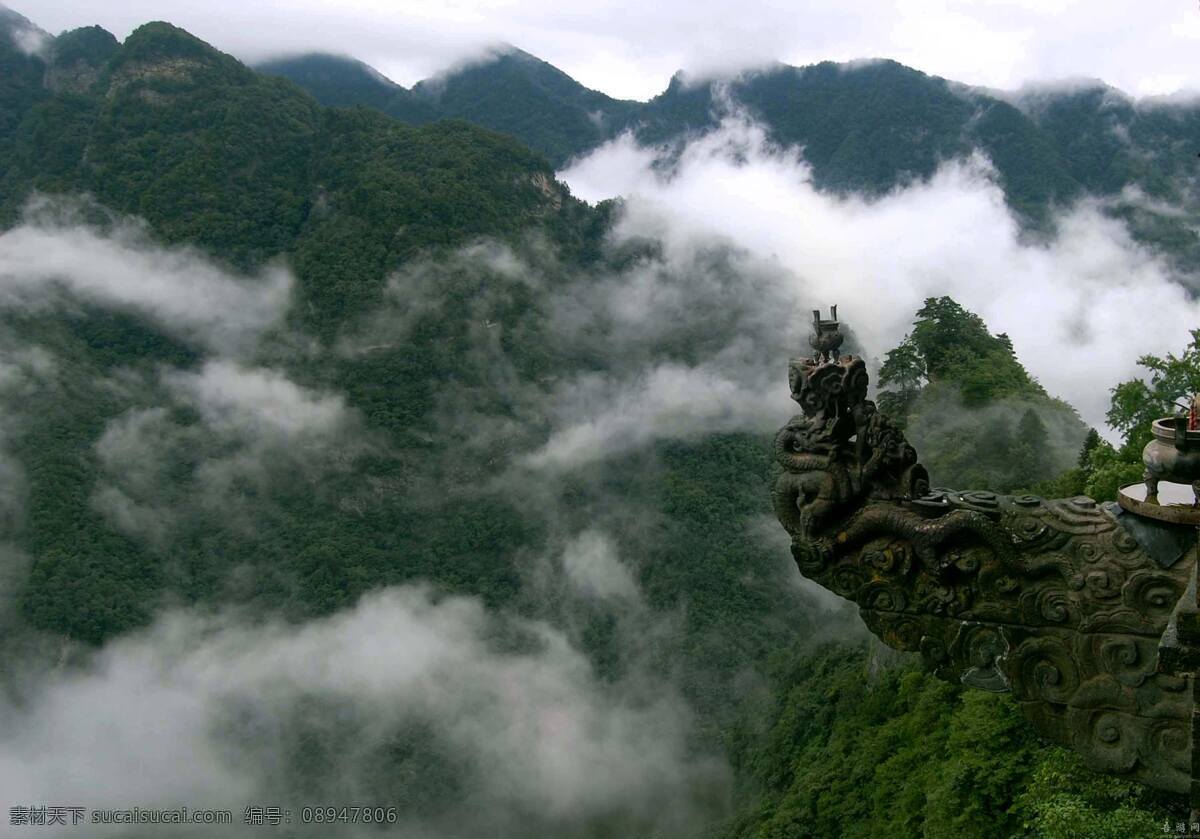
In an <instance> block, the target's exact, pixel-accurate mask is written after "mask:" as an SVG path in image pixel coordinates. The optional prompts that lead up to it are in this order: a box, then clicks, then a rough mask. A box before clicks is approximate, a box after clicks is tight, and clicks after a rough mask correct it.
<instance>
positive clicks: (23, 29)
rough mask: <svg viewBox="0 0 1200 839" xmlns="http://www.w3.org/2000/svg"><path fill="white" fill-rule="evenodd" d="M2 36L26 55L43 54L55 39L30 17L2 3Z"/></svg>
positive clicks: (0, 21) (0, 16) (0, 25)
mask: <svg viewBox="0 0 1200 839" xmlns="http://www.w3.org/2000/svg"><path fill="white" fill-rule="evenodd" d="M0 36H6V37H7V39H8V41H9V43H10V44H12V46H13V47H15V48H16V49H17V50H19V51H20V52H21V53H23V54H25V55H42V54H44V53H45V51H46V49H47V47H49V46H50V42H51V41H53V40H54V39H53V38H52V37H51V36H50V33H48V32H46V31H44V30H42V29H40V28H39V27H38V26H37V25H36V24H34V23H33V21H31V20H29V18H27V17H25V16H24V15H22V14H20V13H19V12H14V11H13V10H12V9H10V8H8V6H5V5H3V4H0Z"/></svg>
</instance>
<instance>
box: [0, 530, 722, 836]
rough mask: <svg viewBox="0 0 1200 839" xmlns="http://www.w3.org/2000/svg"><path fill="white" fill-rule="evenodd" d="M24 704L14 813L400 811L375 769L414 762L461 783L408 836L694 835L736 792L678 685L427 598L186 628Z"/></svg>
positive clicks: (402, 595) (13, 761)
mask: <svg viewBox="0 0 1200 839" xmlns="http://www.w3.org/2000/svg"><path fill="white" fill-rule="evenodd" d="M594 547H595V545H593V546H592V548H594ZM588 549H589V550H590V549H591V548H588ZM23 699H24V701H23V703H22V704H21V705H19V706H17V705H11V704H9V705H4V706H0V720H2V721H3V722H4V725H3V726H0V731H2V732H3V734H0V742H2V743H3V748H2V749H0V788H3V789H4V790H5V792H6V795H7V798H8V799H9V800H10V802H26V801H28V802H38V801H43V800H45V799H46V796H47V793H48V791H53V794H54V795H53V797H54V799H55V800H56V801H63V802H70V803H71V804H73V805H77V806H86V807H126V806H134V805H137V806H142V807H153V806H161V807H175V806H180V805H181V804H184V803H187V804H190V805H191V806H192V807H193V808H196V807H230V808H234V809H235V810H236V813H237V816H236V817H237V819H240V817H241V813H240V808H241V807H243V806H245V805H246V804H247V803H259V804H262V803H269V802H275V803H278V804H281V805H284V804H290V805H292V806H293V807H299V806H301V805H302V804H303V803H309V804H311V803H312V801H306V800H302V799H304V798H306V797H311V795H312V794H315V793H318V792H319V793H320V794H323V795H325V796H326V797H327V798H328V797H329V796H330V795H332V796H334V799H336V800H338V801H345V802H354V803H361V804H363V805H366V804H372V805H376V804H377V805H380V806H392V805H394V804H395V800H394V797H395V796H396V795H400V794H404V791H403V790H400V789H389V788H386V787H385V786H380V784H385V785H386V784H387V783H395V782H396V781H395V777H393V778H392V780H390V781H381V780H380V779H379V778H378V777H376V775H375V773H374V772H373V771H372V767H375V768H378V767H380V766H382V765H385V764H386V763H387V761H388V760H393V761H394V760H401V761H403V758H404V754H405V753H406V750H407V753H408V754H409V755H410V757H411V755H412V754H413V753H414V752H420V753H421V754H422V755H423V759H422V761H421V764H422V765H419V766H416V767H415V770H416V771H417V772H423V771H424V772H431V771H436V769H437V767H438V765H439V764H442V765H446V766H452V767H454V769H455V770H456V772H458V773H461V774H460V775H459V776H458V779H457V780H456V781H454V783H453V784H452V785H450V786H448V787H446V788H439V787H438V786H437V784H436V783H435V782H431V781H432V780H433V779H430V778H421V777H414V778H412V779H411V788H410V789H409V790H408V791H407V792H408V793H409V794H422V795H427V796H429V798H428V800H426V801H425V802H424V805H423V806H418V807H410V808H407V812H406V813H404V815H403V818H406V819H413V821H412V823H411V824H409V825H407V827H408V828H409V835H423V834H425V833H428V834H429V835H442V836H467V835H480V833H481V832H485V833H487V834H488V835H492V836H527V835H530V832H531V831H532V832H535V833H536V832H541V833H542V835H558V836H573V835H594V831H595V830H596V829H598V828H603V829H604V830H605V832H609V833H611V832H613V831H616V832H617V833H619V834H624V835H630V834H632V833H645V832H654V831H659V830H662V831H667V832H668V833H670V835H685V834H688V833H690V832H693V831H694V830H696V829H697V828H698V826H699V825H700V824H702V823H703V821H702V819H703V817H706V816H711V815H712V814H713V812H715V811H719V810H720V808H721V807H722V806H723V798H722V797H723V796H724V794H725V789H726V777H725V770H724V769H723V768H722V766H721V764H719V763H717V762H714V761H712V760H710V759H706V758H705V757H704V756H703V755H694V754H691V753H690V750H689V747H688V744H687V739H688V726H689V722H690V719H691V716H690V713H689V711H688V709H687V707H686V705H685V704H684V703H683V702H682V701H681V700H680V699H679V698H678V697H676V696H675V695H674V694H673V692H672V691H670V690H669V689H666V688H664V687H663V686H658V687H657V688H656V689H655V690H654V691H652V692H645V691H639V690H637V689H635V688H633V687H630V686H626V685H623V684H603V683H600V682H598V681H597V679H596V678H595V676H594V675H593V673H592V670H591V667H590V665H589V663H588V662H587V660H586V659H585V658H584V657H583V656H582V655H581V654H580V653H578V652H577V651H576V650H575V649H574V648H573V647H572V646H571V645H570V643H568V642H567V640H566V639H565V638H564V637H563V636H562V635H561V634H560V633H559V632H558V631H556V630H554V629H552V628H551V627H549V626H547V625H545V624H541V623H531V622H518V621H512V620H507V619H504V618H502V617H499V616H497V615H495V614H490V613H489V612H488V611H486V610H485V609H484V608H483V607H482V606H481V604H480V603H479V602H477V601H475V600H472V599H464V598H454V599H442V600H438V599H435V598H433V597H432V596H431V595H430V593H429V592H428V591H427V590H425V589H422V588H419V587H406V588H397V589H389V590H385V591H381V592H378V593H376V594H373V595H371V596H368V597H366V598H364V599H363V600H362V601H361V602H360V603H359V604H358V605H357V606H356V607H354V608H353V609H350V610H347V611H345V612H342V613H339V614H337V615H334V616H332V617H329V618H325V619H322V620H318V621H313V622H310V623H307V624H305V625H303V626H299V627H295V626H285V625H282V624H277V623H267V624H257V625H252V624H250V623H248V622H246V621H244V620H240V619H237V618H236V617H232V616H225V617H203V616H200V615H197V614H195V613H171V614H168V615H165V616H164V617H163V618H162V619H161V620H160V621H159V622H158V623H157V624H155V626H153V627H152V628H150V629H148V630H146V631H144V632H141V633H138V634H136V635H133V636H129V637H126V638H125V639H123V640H121V641H118V642H115V643H112V644H109V645H108V646H106V647H105V648H104V649H103V650H101V651H100V652H99V653H98V654H97V655H96V657H95V659H94V661H92V662H91V663H90V664H89V665H88V666H87V667H85V668H84V669H82V670H80V671H77V672H76V671H73V672H65V673H59V674H58V675H54V676H50V677H48V678H45V679H43V680H42V681H40V682H39V683H38V684H37V686H36V687H34V688H32V689H31V691H30V693H28V695H26V696H25V697H23ZM289 724H290V725H291V726H292V729H293V730H291V731H289ZM297 728H298V729H300V730H301V737H302V738H305V739H306V741H307V743H308V746H307V749H301V751H299V752H297V751H296V749H297V747H298V746H299V744H298V743H297V742H295V741H293V740H291V739H289V738H291V737H292V736H293V735H294V733H295V732H294V729H297ZM306 755H307V758H306V757H305V756H306ZM183 756H186V757H183ZM392 768H393V769H394V768H395V767H392ZM394 776H399V777H402V776H403V773H394ZM302 779H307V780H302ZM306 783H307V784H311V785H313V786H311V787H310V788H308V789H305V784H306ZM387 796H392V797H393V798H392V799H389V798H388V797H387ZM334 799H330V800H334ZM322 800H324V799H322ZM401 809H402V811H403V810H405V809H406V808H401ZM414 813H418V814H422V815H418V816H414V815H413V814H414ZM697 819H700V820H699V821H698V820H697ZM151 833H153V831H152V830H149V831H144V832H143V833H142V834H139V835H150V834H151ZM97 835H99V834H97Z"/></svg>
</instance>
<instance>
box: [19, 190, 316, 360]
mask: <svg viewBox="0 0 1200 839" xmlns="http://www.w3.org/2000/svg"><path fill="white" fill-rule="evenodd" d="M291 288H292V278H291V275H290V274H289V273H288V272H287V271H286V270H285V269H284V268H283V267H282V266H279V265H275V266H272V267H268V268H266V269H264V270H263V271H262V273H261V274H260V275H259V276H254V277H246V276H237V275H234V274H231V273H230V272H228V271H227V270H225V269H223V268H220V267H218V266H217V265H216V264H214V263H213V262H212V261H211V260H209V259H208V258H207V257H205V256H204V255H202V254H200V253H199V252H198V251H196V250H194V249H192V248H184V247H164V246H162V245H158V244H156V243H154V242H153V240H152V239H151V237H150V235H149V231H148V230H147V229H146V227H145V226H144V225H142V224H140V223H138V222H137V221H134V220H129V219H118V220H115V221H113V222H112V223H111V224H109V225H107V226H105V227H101V226H99V225H97V224H93V223H89V222H88V221H85V220H84V219H83V218H82V214H81V213H80V212H79V211H78V207H73V206H72V205H70V204H62V203H61V202H53V201H47V200H45V199H41V200H38V201H35V202H33V203H32V204H31V205H30V206H29V207H28V208H27V209H26V212H25V216H24V220H23V222H22V223H21V224H19V225H17V226H16V227H14V228H12V229H10V230H7V231H5V232H4V233H0V307H4V308H26V309H45V308H46V307H49V306H54V305H63V302H62V298H63V297H64V296H65V297H66V299H67V300H69V301H74V302H77V303H85V304H90V305H95V306H101V307H105V308H111V309H116V310H123V311H130V312H134V313H137V314H140V315H143V316H145V317H147V318H148V319H149V320H151V321H152V322H153V323H155V324H156V325H158V326H159V327H160V328H162V329H164V330H165V331H167V332H168V333H169V334H171V335H173V336H175V337H177V338H181V339H183V340H185V341H189V342H192V343H196V344H200V345H202V346H204V347H206V348H208V349H210V350H212V351H214V352H217V353H221V354H237V353H239V352H243V351H245V350H247V349H248V348H249V347H250V346H251V345H252V343H253V342H254V340H255V339H256V338H257V337H258V336H259V335H260V334H261V333H263V332H264V331H265V330H267V329H269V328H270V327H272V326H274V325H275V324H277V323H278V322H279V320H280V318H281V317H282V316H283V313H284V311H285V309H286V307H287V304H288V300H289V298H290V293H291Z"/></svg>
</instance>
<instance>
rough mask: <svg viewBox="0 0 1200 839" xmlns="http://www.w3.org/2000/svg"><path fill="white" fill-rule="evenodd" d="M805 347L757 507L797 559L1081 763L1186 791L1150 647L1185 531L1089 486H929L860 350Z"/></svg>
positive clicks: (1183, 746)
mask: <svg viewBox="0 0 1200 839" xmlns="http://www.w3.org/2000/svg"><path fill="white" fill-rule="evenodd" d="M834 328H835V329H836V322H835V327H834ZM818 334H819V333H818ZM837 343H840V342H837ZM813 344H814V348H816V349H817V353H816V355H815V356H814V357H812V358H799V359H793V360H792V361H791V363H790V365H789V368H788V378H789V382H790V385H791V391H792V398H793V399H794V400H795V401H796V402H797V403H798V404H799V405H800V409H801V413H800V414H798V415H797V416H794V417H792V419H791V420H790V421H789V422H788V423H787V425H785V426H784V427H783V428H782V429H781V430H780V431H779V434H778V436H777V437H776V442H775V451H776V458H777V460H778V462H779V466H780V472H779V475H778V478H777V480H776V483H775V489H774V502H775V510H776V513H777V515H778V518H779V521H780V522H781V523H782V524H783V526H784V527H785V528H786V529H787V531H788V533H789V534H790V535H791V545H792V555H793V557H794V558H795V561H796V564H797V566H798V567H799V569H800V572H801V573H802V574H804V576H806V577H808V578H810V579H812V580H815V581H816V582H818V583H820V584H821V585H822V586H824V587H825V588H827V589H829V590H831V591H833V592H835V593H836V594H839V595H841V596H842V597H845V598H848V599H850V600H852V601H854V602H855V603H857V604H858V606H859V608H860V611H861V613H862V616H863V619H864V620H865V621H866V623H867V626H868V627H870V629H871V630H872V632H874V633H875V634H876V635H878V636H879V637H880V638H882V639H883V640H884V641H885V642H886V643H888V644H889V645H891V646H892V647H895V648H897V649H900V650H908V651H913V652H919V653H920V654H921V656H922V657H923V658H924V660H925V662H926V663H927V665H928V666H929V667H931V668H932V669H933V670H934V671H935V672H936V673H937V674H938V675H939V676H942V677H944V678H946V679H950V680H953V681H957V682H961V683H963V684H966V685H969V686H972V687H976V688H981V689H984V690H992V691H1011V692H1012V693H1013V695H1014V696H1015V698H1016V700H1017V702H1018V703H1019V705H1020V707H1021V710H1022V712H1023V713H1024V715H1025V716H1026V717H1027V718H1028V719H1029V720H1030V721H1031V722H1032V723H1033V724H1034V725H1035V726H1036V727H1037V729H1038V730H1039V732H1040V733H1041V734H1042V735H1043V736H1045V737H1046V738H1048V739H1050V740H1052V741H1054V742H1057V743H1061V744H1062V745H1065V746H1068V747H1070V748H1073V749H1075V750H1077V751H1078V752H1079V753H1080V754H1082V755H1083V757H1084V759H1085V761H1086V762H1087V763H1088V764H1089V765H1090V766H1091V767H1093V768H1095V769H1097V770H1100V771H1104V772H1112V773H1117V774H1121V775H1125V776H1128V777H1132V778H1136V779H1138V780H1141V781H1143V782H1145V783H1148V784H1151V785H1153V786H1157V787H1160V788H1163V789H1167V790H1172V791H1176V792H1187V791H1188V788H1189V784H1190V780H1191V739H1190V727H1189V723H1190V716H1191V711H1192V695H1191V690H1190V679H1191V677H1190V676H1189V675H1187V674H1183V675H1173V674H1167V673H1160V672H1157V670H1156V661H1157V652H1158V646H1159V643H1160V639H1161V638H1162V636H1163V634H1164V630H1165V629H1166V628H1167V624H1168V621H1169V620H1170V619H1171V616H1172V612H1173V611H1174V610H1175V608H1176V605H1177V603H1179V601H1180V598H1181V596H1182V595H1183V593H1184V591H1185V589H1186V588H1187V585H1188V581H1189V579H1190V575H1191V570H1192V569H1191V566H1192V563H1193V556H1194V554H1193V548H1192V546H1193V545H1194V544H1195V531H1194V530H1190V529H1188V528H1178V527H1176V528H1174V529H1171V528H1169V527H1168V526H1167V525H1164V524H1159V523H1156V522H1153V521H1145V520H1143V519H1141V518H1140V517H1137V516H1133V515H1131V514H1129V513H1126V512H1124V511H1123V510H1120V509H1119V508H1116V507H1115V505H1101V504H1097V503H1096V502H1095V501H1093V500H1092V499H1090V498H1068V499H1057V500H1045V499H1042V498H1037V497H1034V496H1003V495H996V494H994V493H991V492H986V491H972V492H955V491H952V490H947V489H934V490H931V489H930V486H929V476H928V475H927V473H926V471H925V469H924V468H923V467H922V466H921V465H920V464H919V463H918V462H917V454H916V452H915V451H914V450H913V447H912V446H910V445H909V444H908V443H907V442H906V441H905V439H904V435H903V434H902V433H901V432H900V431H899V430H898V429H897V428H896V427H895V425H894V424H893V423H892V422H891V421H890V420H888V418H887V417H885V416H883V415H882V414H881V413H880V412H879V411H878V410H877V409H876V407H875V404H874V403H873V402H872V401H871V400H869V399H867V398H866V396H867V386H868V375H867V371H866V366H865V365H864V363H863V361H862V360H861V359H859V358H856V357H853V356H843V357H842V358H840V359H836V360H834V359H831V358H829V357H827V356H828V353H827V352H826V351H824V350H822V349H821V348H820V347H817V342H816V341H815V340H814V342H813ZM836 345H837V344H835V343H834V341H832V340H827V341H826V343H825V344H824V345H823V346H836Z"/></svg>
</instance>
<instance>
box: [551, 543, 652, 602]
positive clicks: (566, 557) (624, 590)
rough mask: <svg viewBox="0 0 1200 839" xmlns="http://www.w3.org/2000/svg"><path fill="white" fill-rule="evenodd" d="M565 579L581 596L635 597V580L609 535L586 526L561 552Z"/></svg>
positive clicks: (632, 598)
mask: <svg viewBox="0 0 1200 839" xmlns="http://www.w3.org/2000/svg"><path fill="white" fill-rule="evenodd" d="M562 564H563V571H564V573H565V574H566V578H567V581H568V582H569V583H570V585H571V586H572V588H574V589H575V590H576V591H577V592H578V593H579V594H581V595H582V596H584V597H590V598H597V599H601V600H604V599H609V598H614V599H619V600H627V601H632V600H636V599H637V597H638V588H637V583H636V582H635V581H634V579H633V574H632V573H631V572H630V570H629V569H628V568H627V567H625V566H624V565H622V564H621V560H620V557H619V556H618V554H617V547H616V545H615V544H613V541H612V539H611V538H609V537H608V536H607V535H606V534H604V533H601V532H599V531H596V530H587V531H584V532H583V533H580V534H579V535H578V536H576V537H575V538H574V539H572V540H571V541H570V542H569V543H568V544H567V546H566V549H565V550H564V551H563V554H562Z"/></svg>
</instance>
